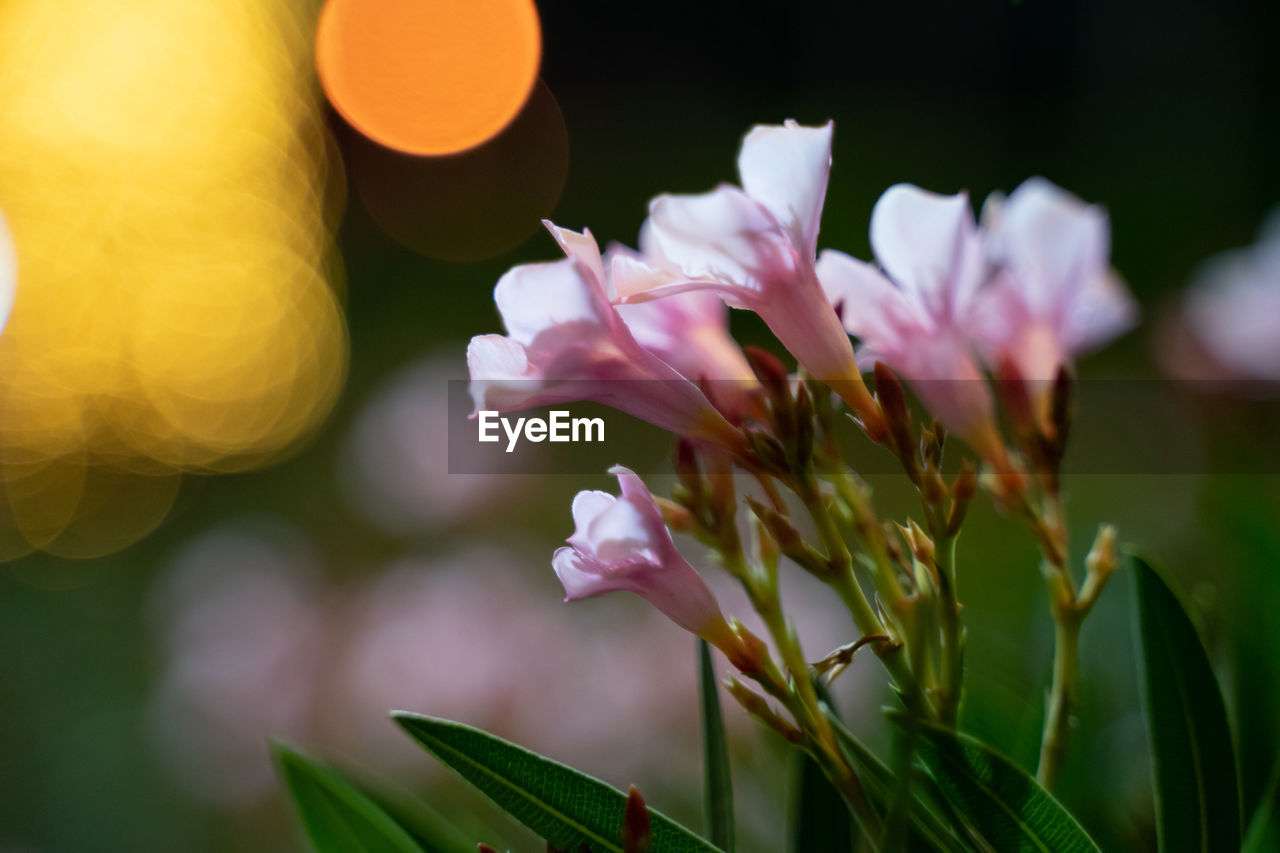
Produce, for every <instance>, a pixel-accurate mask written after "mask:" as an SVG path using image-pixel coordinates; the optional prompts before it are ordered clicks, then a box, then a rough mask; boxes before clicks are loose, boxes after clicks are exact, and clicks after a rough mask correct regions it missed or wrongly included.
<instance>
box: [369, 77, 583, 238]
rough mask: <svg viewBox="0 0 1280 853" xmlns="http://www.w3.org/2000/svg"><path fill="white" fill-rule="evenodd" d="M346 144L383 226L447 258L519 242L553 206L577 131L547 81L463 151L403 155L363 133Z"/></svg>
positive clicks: (371, 211) (373, 212) (373, 213)
mask: <svg viewBox="0 0 1280 853" xmlns="http://www.w3.org/2000/svg"><path fill="white" fill-rule="evenodd" d="M344 147H345V148H346V155H347V164H348V166H347V168H348V171H349V173H350V179H351V185H352V188H353V189H354V191H355V193H356V195H358V196H359V198H360V201H361V203H362V204H363V205H364V206H365V209H367V210H368V211H369V215H370V216H371V217H372V218H373V220H374V221H375V222H377V223H378V225H379V227H381V228H382V230H384V231H386V232H387V233H388V234H390V235H391V236H392V237H394V238H395V239H396V240H397V241H399V242H400V243H401V244H403V245H405V246H407V247H408V248H410V249H412V250H414V251H415V252H418V253H419V254H422V255H425V256H427V257H429V258H438V259H440V260H446V261H475V260H482V259H484V258H490V257H493V256H494V255H497V254H501V253H502V252H505V251H508V250H509V249H513V248H515V247H516V246H518V245H520V244H521V243H522V242H524V241H525V240H526V239H528V237H529V235H531V234H532V233H534V232H535V231H537V230H538V229H539V227H540V226H541V222H542V220H543V219H544V218H546V217H549V216H550V215H551V212H552V211H553V210H554V209H555V206H556V202H557V201H559V200H560V193H561V191H562V190H563V189H564V183H565V178H566V177H567V176H568V173H569V132H568V130H567V129H566V127H565V123H564V116H563V114H562V113H561V112H560V105H559V104H557V103H556V99H555V96H554V95H552V94H551V90H550V89H548V88H547V86H546V85H545V84H544V83H541V82H539V83H538V85H537V86H536V87H535V88H534V90H533V94H531V95H530V96H529V100H528V102H527V103H526V104H525V105H524V108H523V109H522V110H521V111H520V114H519V115H518V116H516V118H515V119H514V120H513V121H512V122H511V123H510V124H509V125H507V126H506V128H504V129H503V130H502V132H501V133H499V134H497V135H496V136H494V137H493V138H492V139H489V140H488V141H487V142H485V143H483V144H482V145H478V146H476V147H474V148H470V149H468V150H466V151H463V152H461V153H459V154H453V155H451V156H447V157H444V156H442V157H420V156H415V155H412V154H404V153H402V152H399V151H393V150H391V149H390V148H386V147H384V146H382V145H379V144H378V143H376V142H374V141H372V140H370V139H366V138H365V137H363V136H361V135H360V134H359V133H350V134H348V135H347V136H346V138H345V139H344Z"/></svg>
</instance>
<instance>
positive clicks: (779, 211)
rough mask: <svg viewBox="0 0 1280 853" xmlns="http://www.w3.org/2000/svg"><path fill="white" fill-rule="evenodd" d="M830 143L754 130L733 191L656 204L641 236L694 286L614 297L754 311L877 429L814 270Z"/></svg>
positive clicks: (639, 286) (812, 134)
mask: <svg viewBox="0 0 1280 853" xmlns="http://www.w3.org/2000/svg"><path fill="white" fill-rule="evenodd" d="M831 134H832V124H831V123H830V122H828V123H827V124H826V125H824V126H822V127H801V126H800V125H798V124H796V123H795V122H794V121H788V122H787V123H786V124H785V125H781V126H768V125H759V126H757V127H754V128H752V130H751V131H750V132H749V133H748V134H747V135H746V138H745V139H743V142H742V150H741V152H740V153H739V155H738V173H739V175H740V177H741V180H742V188H741V189H739V188H738V187H734V186H729V185H722V186H720V187H718V188H717V189H715V190H712V191H711V192H709V193H705V194H703V195H692V196H689V195H683V196H679V195H662V196H658V197H657V198H655V199H654V200H653V201H652V202H651V203H650V205H649V218H648V220H646V221H645V223H644V226H643V227H642V229H641V237H640V249H641V252H642V253H643V254H644V255H645V256H647V257H652V258H657V259H661V260H662V261H663V262H670V263H672V264H675V265H676V266H678V267H679V268H680V269H681V270H683V271H684V273H685V274H686V275H688V276H692V277H693V280H683V281H670V282H652V281H635V282H626V283H625V284H624V283H623V282H621V281H620V282H619V283H618V298H619V299H621V300H622V301H623V302H626V303H632V302H642V301H645V300H649V299H654V298H657V297H661V296H665V295H669V294H672V293H678V292H684V291H689V290H710V291H714V292H716V293H718V294H719V295H720V296H721V297H722V298H723V299H724V300H725V301H726V302H727V303H728V304H729V305H731V306H733V307H735V308H746V309H748V310H751V311H754V312H755V313H756V314H758V315H759V316H760V317H761V318H762V319H763V320H764V321H765V323H766V324H768V326H769V328H770V329H772V330H773V333H774V334H775V335H776V336H777V338H778V340H779V341H781V343H782V344H783V346H785V347H786V348H787V349H788V350H789V351H790V352H791V354H792V355H793V356H795V358H796V360H797V361H798V362H799V363H800V364H801V365H803V366H804V368H805V369H806V370H807V371H808V372H809V373H810V374H812V375H813V376H815V377H817V378H819V379H822V380H824V381H827V382H829V383H831V384H832V387H833V388H834V389H836V390H837V391H838V392H839V393H840V394H841V396H842V397H844V398H845V401H846V402H848V403H849V405H850V406H851V407H852V408H853V409H854V411H855V412H857V413H858V414H859V415H860V416H861V417H862V418H863V419H864V422H866V423H867V424H868V425H869V427H871V428H873V429H878V427H879V423H880V417H879V410H878V408H877V407H876V405H875V403H874V401H873V400H872V399H871V397H870V394H868V392H867V390H866V387H865V386H864V385H863V383H862V377H861V374H860V373H859V371H858V368H857V362H856V360H855V359H854V355H853V347H852V346H851V345H850V343H849V339H848V336H847V335H846V334H845V333H844V331H843V330H842V329H841V327H840V321H839V318H838V317H837V316H836V315H835V312H834V311H832V310H831V306H830V305H829V303H828V302H827V301H826V300H825V299H824V298H823V294H822V287H821V286H820V285H819V283H818V278H817V275H816V274H815V271H814V256H815V253H816V251H817V242H818V224H819V220H820V219H821V216H822V206H823V202H824V200H825V197H826V192H827V178H828V175H829V173H830V170H831Z"/></svg>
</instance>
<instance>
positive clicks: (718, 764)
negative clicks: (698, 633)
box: [698, 639, 733, 853]
mask: <svg viewBox="0 0 1280 853" xmlns="http://www.w3.org/2000/svg"><path fill="white" fill-rule="evenodd" d="M698 688H699V694H700V696H701V700H702V701H701V706H702V748H703V767H704V768H705V770H706V791H705V797H706V826H705V827H704V829H705V830H706V831H707V832H708V834H709V835H710V838H711V843H712V844H714V845H716V846H717V847H719V848H720V849H721V850H724V851H725V853H733V777H732V774H731V772H730V769H729V742H728V739H727V738H726V737H725V733H724V715H723V714H722V713H721V712H720V693H719V689H718V687H717V685H716V670H715V665H714V664H713V663H712V662H711V646H710V645H709V644H708V643H707V641H706V640H702V639H699V640H698Z"/></svg>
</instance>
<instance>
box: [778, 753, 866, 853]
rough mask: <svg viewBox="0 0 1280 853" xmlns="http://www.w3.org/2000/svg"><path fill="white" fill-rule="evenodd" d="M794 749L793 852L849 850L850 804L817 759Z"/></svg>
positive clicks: (851, 834)
mask: <svg viewBox="0 0 1280 853" xmlns="http://www.w3.org/2000/svg"><path fill="white" fill-rule="evenodd" d="M793 752H794V758H793V761H794V762H795V769H794V770H793V773H794V776H793V778H794V779H795V782H794V783H793V785H794V787H793V791H794V793H793V796H792V800H791V803H792V805H791V832H790V836H791V850H792V853H850V851H852V850H854V846H853V839H854V829H853V818H852V816H851V815H850V814H849V807H848V806H847V805H845V802H844V799H843V798H842V797H841V796H840V792H839V791H837V790H836V789H835V787H834V786H833V785H832V784H831V782H830V781H829V780H828V779H827V775H826V774H825V773H823V772H822V768H821V767H819V766H818V763H817V762H816V761H814V760H813V759H812V758H810V757H809V756H808V755H807V754H806V753H805V752H804V751H803V750H800V749H796V750H794V751H793ZM873 801H874V799H873Z"/></svg>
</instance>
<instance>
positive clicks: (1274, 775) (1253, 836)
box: [1240, 761, 1280, 853]
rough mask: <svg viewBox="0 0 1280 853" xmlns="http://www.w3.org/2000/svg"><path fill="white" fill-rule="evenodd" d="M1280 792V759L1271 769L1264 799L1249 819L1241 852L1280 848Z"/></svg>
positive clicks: (1259, 851)
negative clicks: (1279, 817) (1279, 798)
mask: <svg viewBox="0 0 1280 853" xmlns="http://www.w3.org/2000/svg"><path fill="white" fill-rule="evenodd" d="M1278 793H1280V761H1277V762H1276V763H1275V766H1274V767H1273V768H1272V769H1271V778H1270V780H1269V781H1268V782H1267V787H1266V789H1264V790H1263V792H1262V801H1261V802H1259V803H1258V808H1257V810H1256V811H1254V813H1253V818H1252V819H1251V820H1250V821H1249V831H1248V832H1246V833H1245V834H1244V845H1243V846H1241V848H1240V853H1264V851H1267V850H1280V826H1278V825H1277V824H1276V821H1275V807H1276V795H1277V794H1278Z"/></svg>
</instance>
